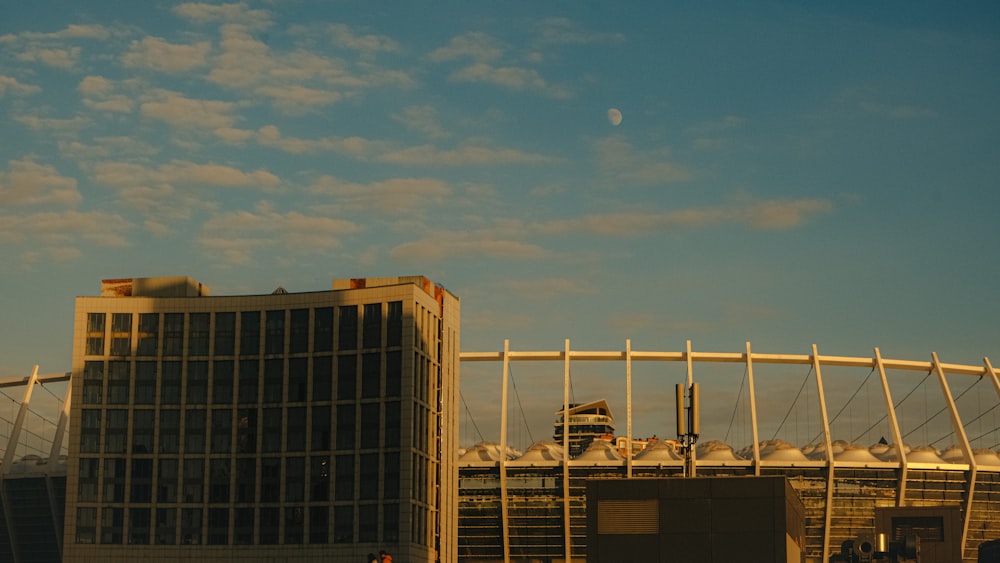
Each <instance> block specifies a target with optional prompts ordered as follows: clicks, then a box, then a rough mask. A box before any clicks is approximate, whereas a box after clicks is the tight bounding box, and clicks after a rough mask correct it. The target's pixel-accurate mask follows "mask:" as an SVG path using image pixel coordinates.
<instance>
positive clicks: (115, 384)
mask: <svg viewBox="0 0 1000 563" xmlns="http://www.w3.org/2000/svg"><path fill="white" fill-rule="evenodd" d="M129 379H130V378H129V363H128V361H124V362H123V361H111V362H108V404H109V405H127V404H128V388H129Z"/></svg>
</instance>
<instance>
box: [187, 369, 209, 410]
mask: <svg viewBox="0 0 1000 563" xmlns="http://www.w3.org/2000/svg"><path fill="white" fill-rule="evenodd" d="M187 369H188V373H187V393H186V395H187V396H186V400H187V404H188V405H204V404H205V403H207V402H208V362H206V361H204V360H198V361H193V362H188V363H187Z"/></svg>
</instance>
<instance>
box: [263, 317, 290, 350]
mask: <svg viewBox="0 0 1000 563" xmlns="http://www.w3.org/2000/svg"><path fill="white" fill-rule="evenodd" d="M266 322H267V327H266V329H267V332H266V334H265V342H264V353H265V354H284V353H285V311H268V312H267V321H266Z"/></svg>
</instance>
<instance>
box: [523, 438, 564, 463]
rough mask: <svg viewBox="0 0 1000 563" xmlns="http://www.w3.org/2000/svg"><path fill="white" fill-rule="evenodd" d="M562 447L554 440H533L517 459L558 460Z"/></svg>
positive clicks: (561, 455) (561, 453) (560, 458)
mask: <svg viewBox="0 0 1000 563" xmlns="http://www.w3.org/2000/svg"><path fill="white" fill-rule="evenodd" d="M562 458H563V448H562V446H560V445H559V444H557V443H555V442H545V441H540V442H535V443H534V444H532V445H531V447H530V448H528V450H527V451H526V452H524V455H522V456H521V457H519V458H517V461H560V460H562Z"/></svg>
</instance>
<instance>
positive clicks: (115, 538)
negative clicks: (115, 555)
mask: <svg viewBox="0 0 1000 563" xmlns="http://www.w3.org/2000/svg"><path fill="white" fill-rule="evenodd" d="M124 521H125V509H124V508H109V507H104V508H102V509H101V543H118V544H120V543H122V525H123V523H124Z"/></svg>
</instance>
